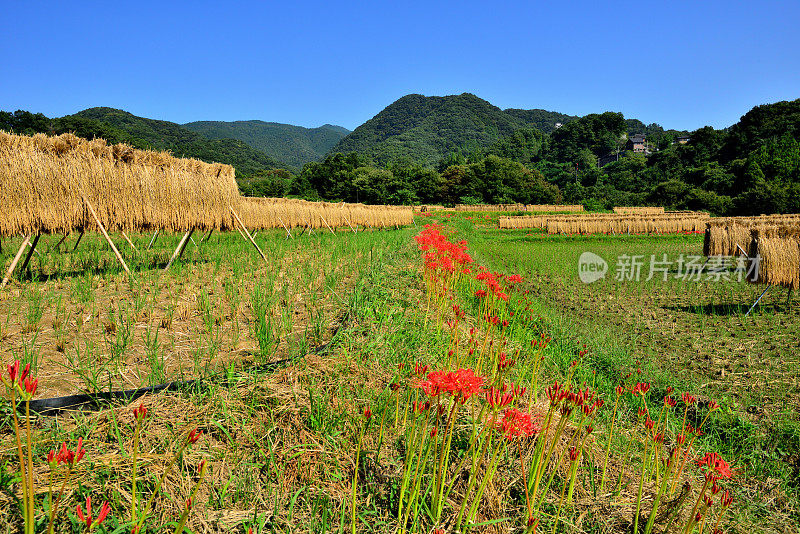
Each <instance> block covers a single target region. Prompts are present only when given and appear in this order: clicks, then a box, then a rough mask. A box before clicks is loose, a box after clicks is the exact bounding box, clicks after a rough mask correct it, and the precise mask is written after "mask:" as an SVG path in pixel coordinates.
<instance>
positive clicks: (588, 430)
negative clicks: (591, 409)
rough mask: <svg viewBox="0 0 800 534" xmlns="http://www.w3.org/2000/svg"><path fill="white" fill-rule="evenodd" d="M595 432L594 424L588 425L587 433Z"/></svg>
mask: <svg viewBox="0 0 800 534" xmlns="http://www.w3.org/2000/svg"><path fill="white" fill-rule="evenodd" d="M592 432H594V427H593V426H592V425H586V434H591V433H592Z"/></svg>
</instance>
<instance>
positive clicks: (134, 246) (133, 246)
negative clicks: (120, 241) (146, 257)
mask: <svg viewBox="0 0 800 534" xmlns="http://www.w3.org/2000/svg"><path fill="white" fill-rule="evenodd" d="M122 237H124V238H125V241H127V242H128V244H129V245H130V246H131V248H132V249H133V250H135V251H136V252H139V250H138V249H137V248H136V245H134V244H133V241H131V238H130V237H128V235H127V234H126V233H125V232H122Z"/></svg>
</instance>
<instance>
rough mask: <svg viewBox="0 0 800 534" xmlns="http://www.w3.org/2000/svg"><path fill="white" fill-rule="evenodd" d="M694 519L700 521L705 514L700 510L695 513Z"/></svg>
mask: <svg viewBox="0 0 800 534" xmlns="http://www.w3.org/2000/svg"><path fill="white" fill-rule="evenodd" d="M694 520H695V522H697V523H699V522H700V521H702V520H703V514H701V513H700V512H697V513H696V514H695V516H694Z"/></svg>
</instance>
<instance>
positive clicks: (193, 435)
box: [186, 428, 203, 445]
mask: <svg viewBox="0 0 800 534" xmlns="http://www.w3.org/2000/svg"><path fill="white" fill-rule="evenodd" d="M202 435H203V431H202V430H198V429H196V428H195V429H194V430H192V431H191V432H189V436H188V437H187V438H186V443H187V445H188V444H192V445H194V444H195V443H197V440H199V439H200V436H202Z"/></svg>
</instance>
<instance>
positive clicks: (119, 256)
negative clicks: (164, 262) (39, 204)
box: [75, 196, 133, 276]
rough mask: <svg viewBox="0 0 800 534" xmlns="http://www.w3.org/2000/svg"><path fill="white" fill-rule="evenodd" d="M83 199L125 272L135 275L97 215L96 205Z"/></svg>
mask: <svg viewBox="0 0 800 534" xmlns="http://www.w3.org/2000/svg"><path fill="white" fill-rule="evenodd" d="M83 201H84V202H85V203H86V206H87V207H88V208H89V211H90V212H91V214H92V217H94V220H95V222H96V223H97V226H99V227H100V231H101V232H103V236H104V237H105V238H106V241H108V244H109V245H111V250H113V251H114V255H115V256H116V257H117V259H118V260H119V262H120V263H121V264H122V267H123V269H125V272H126V273H128V276H133V275H131V270H130V269H128V264H127V263H125V260H123V259H122V254H120V253H119V250H117V247H116V245H114V242H113V241H111V238H110V237H109V236H108V232H106V227H105V226H103V223H101V222H100V217H98V216H97V213H96V212H95V211H94V207H92V205H91V203H90V202H89V199H87V198H86V197H85V196H84V197H83ZM81 235H83V234H81ZM75 246H76V248H77V246H78V245H77V244H76V245H75Z"/></svg>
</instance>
